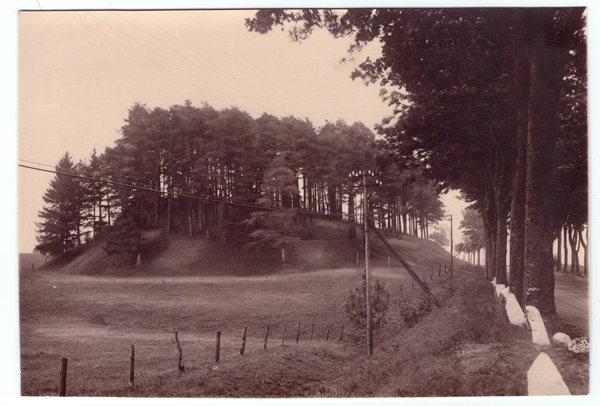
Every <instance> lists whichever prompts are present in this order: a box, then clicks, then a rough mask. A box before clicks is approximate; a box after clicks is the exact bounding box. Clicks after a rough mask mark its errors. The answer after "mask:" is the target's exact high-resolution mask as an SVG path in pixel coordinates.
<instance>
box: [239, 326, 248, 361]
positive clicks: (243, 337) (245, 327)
mask: <svg viewBox="0 0 600 406" xmlns="http://www.w3.org/2000/svg"><path fill="white" fill-rule="evenodd" d="M247 332H248V326H244V333H243V334H242V348H240V355H241V356H243V355H244V351H246V333H247Z"/></svg>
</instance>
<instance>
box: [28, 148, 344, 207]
mask: <svg viewBox="0 0 600 406" xmlns="http://www.w3.org/2000/svg"><path fill="white" fill-rule="evenodd" d="M19 160H20V161H25V160H24V159H21V158H19ZM26 162H30V163H33V164H36V165H42V166H49V165H45V164H41V163H38V162H32V161H26ZM18 166H19V167H21V168H26V169H31V170H35V171H41V172H47V173H54V174H57V175H65V176H69V177H72V178H78V179H83V180H86V181H89V182H100V183H106V184H109V185H113V186H118V187H125V188H129V189H138V190H144V191H147V192H152V193H159V194H161V195H165V194H166V195H170V196H176V197H185V198H189V199H196V200H202V201H206V202H212V203H223V204H229V205H233V206H241V207H249V208H255V209H260V210H270V211H279V212H285V213H292V214H310V215H317V216H326V217H342V216H343V214H337V213H333V214H332V213H329V214H328V213H319V212H315V211H310V210H298V209H284V208H281V207H273V206H262V205H259V204H252V203H241V202H233V201H230V200H225V199H220V198H216V197H209V196H199V195H192V194H189V193H179V192H166V191H162V190H159V189H154V188H149V187H147V186H141V185H132V184H128V183H123V182H116V181H112V180H106V179H99V178H93V177H91V176H84V175H79V174H75V173H71V172H63V171H57V170H56V169H55V170H50V169H42V168H35V167H33V166H29V165H23V164H18Z"/></svg>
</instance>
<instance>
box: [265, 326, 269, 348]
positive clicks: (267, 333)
mask: <svg viewBox="0 0 600 406" xmlns="http://www.w3.org/2000/svg"><path fill="white" fill-rule="evenodd" d="M268 339H269V326H267V332H266V333H265V350H266V349H267V340H268Z"/></svg>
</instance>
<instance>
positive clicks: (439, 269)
mask: <svg viewBox="0 0 600 406" xmlns="http://www.w3.org/2000/svg"><path fill="white" fill-rule="evenodd" d="M438 276H442V264H440V266H439V268H438Z"/></svg>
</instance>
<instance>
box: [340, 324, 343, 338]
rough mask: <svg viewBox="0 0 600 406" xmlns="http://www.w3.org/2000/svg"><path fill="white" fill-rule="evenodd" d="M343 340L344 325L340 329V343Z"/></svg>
mask: <svg viewBox="0 0 600 406" xmlns="http://www.w3.org/2000/svg"><path fill="white" fill-rule="evenodd" d="M342 338H344V325H343V324H342V328H341V329H340V341H342Z"/></svg>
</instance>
